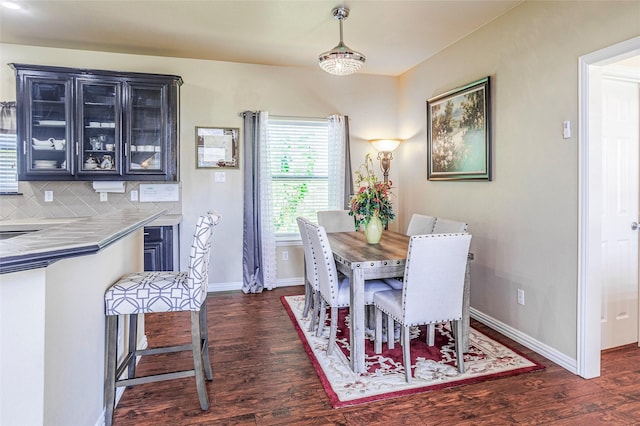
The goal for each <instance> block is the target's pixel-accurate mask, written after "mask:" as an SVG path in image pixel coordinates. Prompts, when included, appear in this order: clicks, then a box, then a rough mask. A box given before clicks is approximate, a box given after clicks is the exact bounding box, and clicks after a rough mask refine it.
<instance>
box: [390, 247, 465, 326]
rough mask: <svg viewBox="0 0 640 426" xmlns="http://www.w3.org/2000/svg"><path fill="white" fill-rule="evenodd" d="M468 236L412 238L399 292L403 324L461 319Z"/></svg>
mask: <svg viewBox="0 0 640 426" xmlns="http://www.w3.org/2000/svg"><path fill="white" fill-rule="evenodd" d="M470 243H471V234H431V235H414V236H412V237H411V239H410V241H409V249H408V253H407V262H406V266H405V275H404V286H403V290H402V300H403V316H404V318H405V321H404V323H405V324H409V325H411V324H427V323H433V322H441V321H448V320H458V319H460V318H462V297H463V290H464V274H465V270H466V267H467V255H468V254H469V245H470Z"/></svg>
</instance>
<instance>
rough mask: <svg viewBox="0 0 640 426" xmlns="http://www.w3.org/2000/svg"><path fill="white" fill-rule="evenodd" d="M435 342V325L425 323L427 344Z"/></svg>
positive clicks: (430, 344) (431, 344)
mask: <svg viewBox="0 0 640 426" xmlns="http://www.w3.org/2000/svg"><path fill="white" fill-rule="evenodd" d="M435 344H436V325H435V324H427V345H429V346H433V345H435Z"/></svg>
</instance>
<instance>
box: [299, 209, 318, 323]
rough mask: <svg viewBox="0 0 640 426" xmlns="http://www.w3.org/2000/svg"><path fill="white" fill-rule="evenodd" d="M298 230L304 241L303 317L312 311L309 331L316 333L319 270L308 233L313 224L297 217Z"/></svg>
mask: <svg viewBox="0 0 640 426" xmlns="http://www.w3.org/2000/svg"><path fill="white" fill-rule="evenodd" d="M296 222H297V223H298V229H299V230H300V239H301V240H302V248H303V250H304V296H305V300H304V309H303V310H302V317H303V318H306V317H307V316H308V315H309V310H310V309H312V310H311V321H310V323H309V331H314V330H315V328H316V324H317V321H318V308H319V302H318V297H319V295H318V270H317V268H316V265H315V263H314V262H313V252H312V251H311V243H310V242H309V233H308V232H307V226H306V224H307V223H312V222H311V221H310V220H309V219H307V218H304V217H297V218H296Z"/></svg>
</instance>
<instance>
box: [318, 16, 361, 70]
mask: <svg viewBox="0 0 640 426" xmlns="http://www.w3.org/2000/svg"><path fill="white" fill-rule="evenodd" d="M332 13H333V17H334V18H336V19H337V20H338V21H339V22H340V43H338V45H337V46H336V47H334V48H333V49H331V50H329V51H327V52H324V53H322V54H321V55H320V56H319V57H318V64H319V65H320V68H322V69H323V70H325V71H326V72H328V73H329V74H333V75H349V74H353V73H355V72H358V70H359V69H360V68H362V65H364V61H365V59H366V58H365V57H364V55H363V54H362V53H360V52H356V51H355V50H351V49H350V48H348V47H347V46H346V45H345V44H344V42H343V41H342V21H343V20H345V19H347V17H348V16H349V9H347V8H346V7H336V8H335V9H333V11H332Z"/></svg>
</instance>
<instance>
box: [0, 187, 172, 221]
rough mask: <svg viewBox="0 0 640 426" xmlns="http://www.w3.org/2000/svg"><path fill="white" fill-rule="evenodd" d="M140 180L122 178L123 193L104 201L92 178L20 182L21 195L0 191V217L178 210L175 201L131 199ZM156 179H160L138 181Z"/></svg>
mask: <svg viewBox="0 0 640 426" xmlns="http://www.w3.org/2000/svg"><path fill="white" fill-rule="evenodd" d="M140 183H141V182H129V181H128V182H125V192H124V193H123V194H118V193H112V192H109V193H107V201H100V194H99V193H97V192H96V191H95V190H94V189H93V185H92V182H68V181H63V182H20V183H19V188H18V190H19V191H20V192H21V193H22V195H0V220H6V219H24V218H30V217H46V218H50V217H82V216H95V215H99V214H103V213H108V212H112V211H115V210H122V209H131V208H135V209H141V210H147V209H149V210H159V209H166V210H167V214H181V213H182V205H181V203H180V202H179V201H177V202H158V203H141V202H138V201H131V191H137V190H138V187H139V184H140ZM142 183H158V184H162V182H142ZM45 191H52V192H53V201H51V202H45V201H44V196H45Z"/></svg>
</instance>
